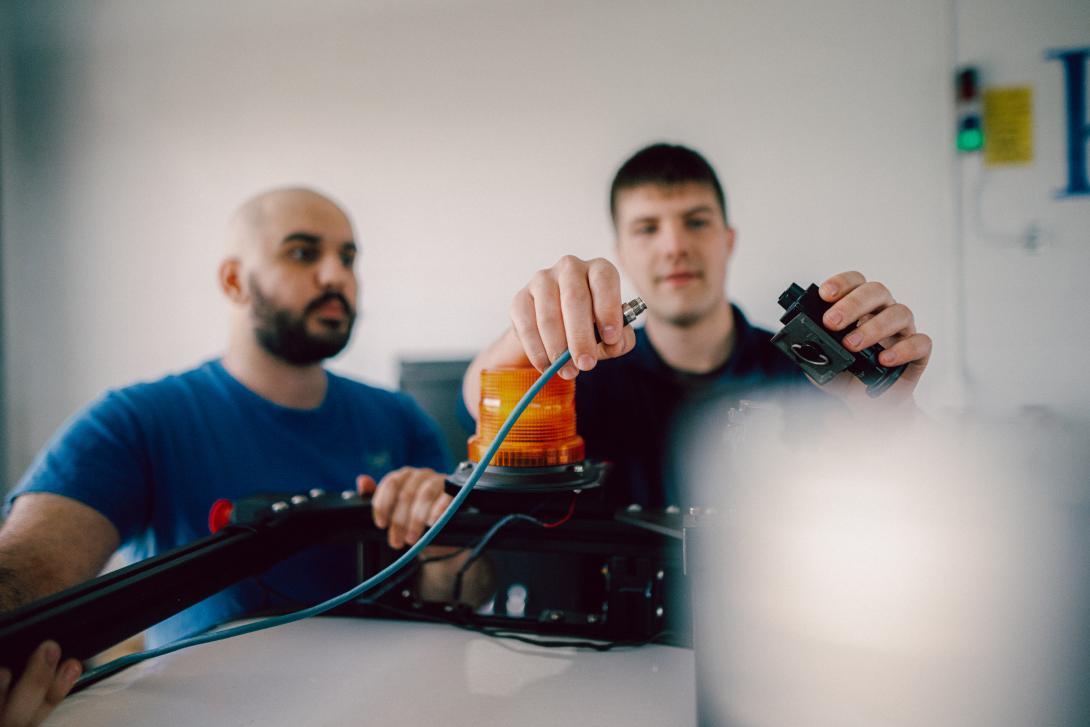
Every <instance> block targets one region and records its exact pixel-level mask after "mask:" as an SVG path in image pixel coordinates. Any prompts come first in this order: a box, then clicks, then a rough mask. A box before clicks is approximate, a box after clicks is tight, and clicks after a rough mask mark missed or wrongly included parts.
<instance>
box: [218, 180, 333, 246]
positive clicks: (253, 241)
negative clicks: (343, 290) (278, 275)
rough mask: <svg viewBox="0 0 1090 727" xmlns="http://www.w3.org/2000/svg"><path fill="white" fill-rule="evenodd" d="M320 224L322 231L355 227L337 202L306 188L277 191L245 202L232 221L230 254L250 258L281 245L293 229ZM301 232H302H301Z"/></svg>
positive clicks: (229, 229)
mask: <svg viewBox="0 0 1090 727" xmlns="http://www.w3.org/2000/svg"><path fill="white" fill-rule="evenodd" d="M314 223H317V224H318V226H320V227H330V226H332V227H341V228H345V229H347V230H348V231H349V235H348V237H349V238H351V228H352V223H351V222H350V221H349V219H348V215H346V214H345V212H344V210H342V209H341V208H340V206H338V205H337V203H336V202H334V201H333V200H331V199H329V198H328V197H326V196H325V195H322V194H319V193H318V192H315V191H314V190H313V189H308V188H306V187H278V188H275V189H270V190H267V191H265V192H262V193H261V194H258V195H256V196H254V197H251V198H250V199H249V200H247V201H246V202H244V203H243V204H242V206H241V207H239V208H238V210H237V211H236V212H235V214H234V215H233V216H232V217H231V221H230V224H229V225H228V230H227V254H228V255H229V256H236V257H241V258H246V257H250V256H251V255H252V254H253V253H255V252H258V251H259V250H260V249H261V248H265V249H268V246H269V245H276V244H279V243H280V242H281V241H282V239H283V236H284V235H290V234H292V232H294V231H295V230H292V231H287V230H288V228H292V227H293V226H298V225H303V226H306V225H307V224H314ZM300 229H302V228H300Z"/></svg>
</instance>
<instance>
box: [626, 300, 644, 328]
mask: <svg viewBox="0 0 1090 727" xmlns="http://www.w3.org/2000/svg"><path fill="white" fill-rule="evenodd" d="M645 310H647V304H646V303H644V302H643V298H640V297H636V298H633V299H632V300H630V301H628V302H627V303H625V304H624V305H622V306H621V311H622V313H623V315H624V324H625V325H626V326H630V325H632V323H633V322H634V321H635V320H636V318H637V317H639V315H640V313H643V312H644V311H645Z"/></svg>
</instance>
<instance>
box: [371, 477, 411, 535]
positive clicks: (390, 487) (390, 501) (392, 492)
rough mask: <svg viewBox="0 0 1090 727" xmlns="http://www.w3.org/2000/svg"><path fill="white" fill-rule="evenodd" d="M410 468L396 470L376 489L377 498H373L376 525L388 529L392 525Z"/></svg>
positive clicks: (372, 512) (372, 513)
mask: <svg viewBox="0 0 1090 727" xmlns="http://www.w3.org/2000/svg"><path fill="white" fill-rule="evenodd" d="M408 473H409V468H408V467H402V468H401V469H398V470H394V471H393V472H390V473H388V474H387V475H386V476H385V477H383V478H382V482H380V483H378V486H377V487H376V489H375V496H374V497H372V498H371V518H372V519H373V520H374V521H375V525H376V526H378V527H380V528H386V527H387V526H389V524H390V515H392V514H393V511H394V508H395V506H396V505H397V498H398V495H399V494H400V489H401V483H402V482H403V481H404V479H405V478H406V477H407V476H408Z"/></svg>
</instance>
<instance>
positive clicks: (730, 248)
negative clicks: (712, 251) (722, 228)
mask: <svg viewBox="0 0 1090 727" xmlns="http://www.w3.org/2000/svg"><path fill="white" fill-rule="evenodd" d="M734 238H735V233H734V228H733V227H731V226H730V225H727V259H728V260H729V259H730V256H731V255H733V254H734Z"/></svg>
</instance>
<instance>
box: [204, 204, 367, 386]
mask: <svg viewBox="0 0 1090 727" xmlns="http://www.w3.org/2000/svg"><path fill="white" fill-rule="evenodd" d="M353 238H354V235H353V232H352V223H351V222H349V220H348V216H347V215H346V214H345V213H344V210H342V209H341V208H340V207H339V206H338V205H337V204H336V203H335V202H333V201H332V200H330V199H329V198H328V197H326V196H324V195H321V194H319V193H317V192H315V191H314V190H311V189H305V188H297V187H292V188H280V189H272V190H269V191H267V192H263V193H261V194H259V195H257V196H256V197H254V198H252V199H250V200H248V201H247V202H246V203H245V204H243V205H242V206H241V207H240V208H239V209H238V211H237V212H236V213H235V214H234V216H233V217H232V218H231V222H230V225H229V228H228V235H227V254H226V256H225V258H224V260H223V262H222V263H220V268H219V279H220V286H221V288H222V290H223V292H224V293H225V294H226V296H227V298H228V299H229V300H230V301H231V302H232V303H233V304H234V306H233V312H232V321H233V323H232V344H231V346H230V348H231V350H232V351H235V352H236V360H237V358H238V357H239V356H242V355H244V354H243V353H238V352H249V353H246V354H245V355H247V356H252V355H264V354H261V352H260V350H259V349H258V348H256V347H254V346H253V345H252V344H254V343H257V344H260V348H261V349H263V350H264V352H265V354H272V355H273V356H275V357H277V358H279V359H281V360H283V361H286V362H288V363H291V364H293V365H299V366H309V365H312V364H315V363H318V362H320V361H321V360H322V359H324V358H328V357H329V356H332V355H334V354H336V353H337V352H338V351H340V350H341V349H342V348H344V346H345V344H346V343H347V341H348V337H349V335H350V334H351V332H352V323H353V321H354V320H355V313H356V293H357V288H358V282H357V280H356V272H355V267H354V263H355V259H356V243H355V240H354V239H353Z"/></svg>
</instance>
